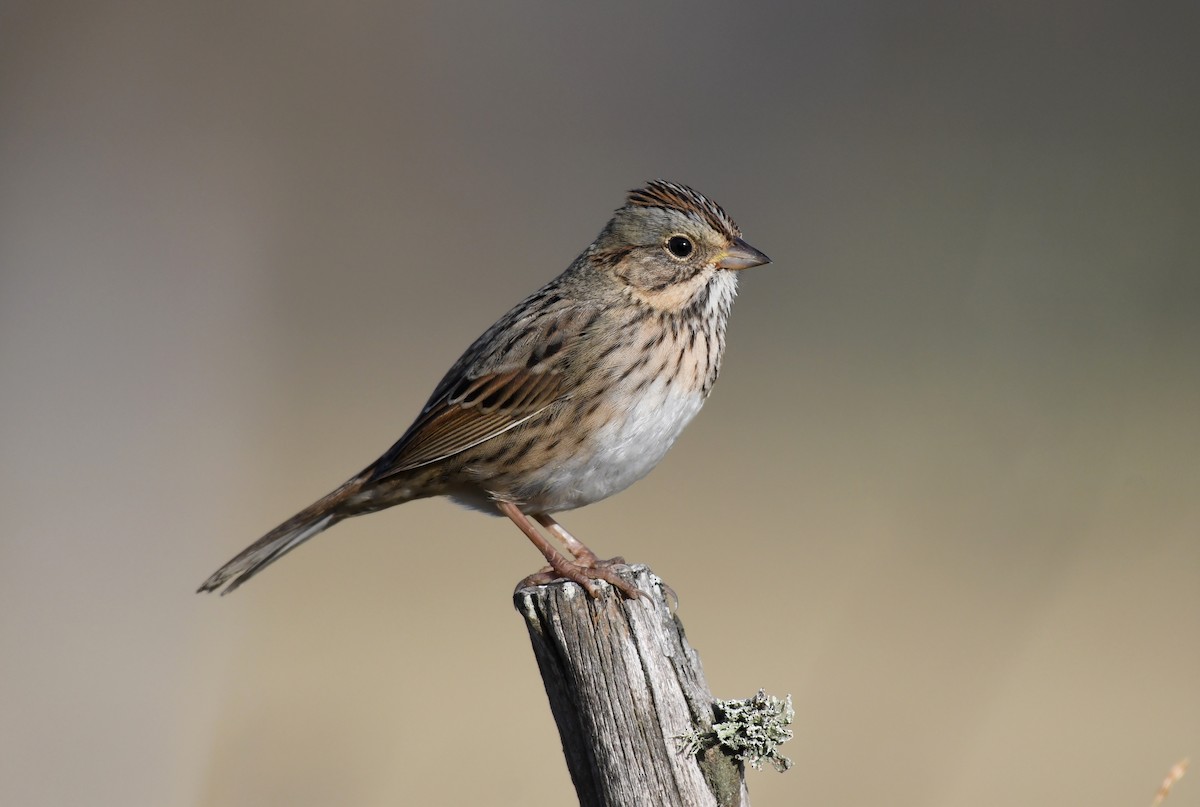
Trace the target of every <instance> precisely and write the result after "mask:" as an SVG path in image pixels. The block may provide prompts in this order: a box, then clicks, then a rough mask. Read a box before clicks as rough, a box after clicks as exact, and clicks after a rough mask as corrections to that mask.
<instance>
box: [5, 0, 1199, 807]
mask: <svg viewBox="0 0 1200 807" xmlns="http://www.w3.org/2000/svg"><path fill="white" fill-rule="evenodd" d="M1198 8H1200V7H1197V6H1196V4H1194V3H1192V4H1184V3H1179V4H1176V5H1174V6H1173V5H1171V4H1169V3H1167V4H1133V3H1125V4H1104V3H1094V2H1058V3H1051V4H1045V3H1028V2H1018V3H966V4H962V3H949V2H915V3H904V4H899V3H892V2H888V0H857V1H856V0H850V2H847V0H838V2H810V3H805V4H802V5H793V6H791V7H783V6H782V5H781V4H775V3H766V2H760V3H756V2H743V3H737V4H733V3H728V4H722V3H716V2H695V1H693V2H688V3H668V4H654V5H648V4H642V3H628V4H621V3H608V4H604V5H603V6H600V5H597V6H594V7H592V8H583V7H576V6H570V7H568V6H567V5H566V4H556V3H548V2H530V1H527V2H516V3H510V4H483V3H478V4H470V5H468V4H458V3H435V2H423V3H422V2H391V3H383V2H370V0H354V1H353V2H346V3H339V4H321V3H284V2H261V3H253V4H248V3H228V2H215V3H199V2H191V3H184V2H169V1H168V2H156V3H149V2H141V3H138V2H124V3H113V2H90V3H82V2H74V3H72V2H66V3H53V2H50V3H41V2H39V3H34V2H27V1H26V2H22V1H21V0H9V2H7V3H5V4H4V6H3V7H0V444H2V445H3V459H4V461H3V463H0V682H2V684H0V802H2V803H4V804H6V805H14V806H15V805H22V806H24V805H30V806H31V807H32V806H33V805H73V804H84V803H86V804H90V805H156V806H161V807H173V806H174V805H222V806H227V807H237V806H241V805H245V806H246V807H256V806H258V805H294V806H296V807H304V806H306V805H314V806H316V805H330V804H347V805H368V806H370V807H374V806H375V805H379V806H380V807H382V806H383V805H395V804H428V805H459V804H501V805H502V804H522V805H561V804H568V803H574V796H573V791H572V789H571V785H570V781H569V778H568V776H567V773H566V767H565V765H564V763H563V760H562V758H561V755H560V750H559V742H558V738H557V735H556V733H555V728H554V724H553V721H552V719H551V716H550V712H549V709H548V707H547V705H546V702H545V697H544V693H543V691H542V685H541V681H540V679H539V677H538V674H537V669H536V665H535V663H534V659H533V657H532V654H531V652H530V649H529V646H528V641H527V637H526V634H525V628H524V626H523V623H522V620H521V619H520V618H519V616H518V615H517V614H516V613H515V612H514V611H513V609H512V606H511V604H510V592H511V591H512V588H513V585H514V584H515V583H516V581H517V580H519V579H520V578H521V577H523V576H524V575H525V574H527V573H529V572H530V571H533V570H534V569H536V568H537V567H538V566H539V557H538V555H537V554H536V552H535V551H534V550H533V548H532V547H531V546H530V545H529V543H528V541H526V540H525V538H523V537H522V536H521V535H520V534H519V533H518V532H517V530H515V529H514V528H513V527H512V526H511V525H509V524H507V523H504V522H501V521H500V520H497V519H488V518H485V517H483V516H480V515H479V514H477V513H471V512H467V511H463V510H460V509H458V508H456V507H455V506H453V505H452V504H450V503H448V502H445V501H440V500H438V501H427V502H418V503H414V504H411V505H408V506H405V507H403V508H401V509H396V510H391V511H388V512H386V513H382V514H378V515H373V516H371V517H369V518H363V519H357V520H354V521H352V522H348V523H345V524H342V525H340V526H338V527H337V528H336V529H335V530H334V531H333V532H331V533H329V534H327V535H325V536H323V537H321V538H320V539H319V540H317V541H315V542H313V543H312V544H310V545H307V546H306V547H305V548H304V549H303V550H302V551H299V552H297V553H295V554H293V555H291V556H289V557H288V558H287V559H286V560H285V561H284V562H282V563H280V564H278V565H277V566H275V567H273V568H272V569H271V570H270V573H268V574H265V575H263V576H262V577H260V578H258V579H256V580H254V581H253V583H252V584H250V585H248V586H247V587H245V588H244V589H242V590H240V591H239V592H237V594H236V595H235V596H232V597H229V598H225V599H218V598H214V597H207V596H206V597H202V596H197V595H195V594H193V593H192V592H193V590H194V589H195V587H196V586H197V585H198V584H199V583H200V582H201V581H202V580H203V579H204V578H205V577H206V576H207V575H208V574H209V573H210V572H211V571H212V570H213V569H215V568H216V567H217V566H218V565H220V564H221V563H222V562H224V561H225V560H226V559H227V558H229V557H230V556H231V555H233V554H234V553H235V552H236V551H238V550H240V549H241V548H242V547H243V546H245V545H246V544H248V543H249V542H250V541H252V540H253V539H255V538H257V537H258V536H259V535H260V534H261V533H263V532H265V531H266V530H267V529H269V528H270V527H272V526H274V525H275V524H276V523H278V522H279V521H281V520H282V519H283V518H285V517H287V516H289V515H290V514H291V513H293V512H294V511H296V510H298V509H299V508H300V507H302V506H304V505H306V504H308V503H309V502H310V501H312V500H313V499H315V498H317V497H318V496H320V495H322V494H324V493H325V492H327V491H328V490H329V489H331V488H332V487H333V486H335V485H336V484H338V483H339V482H341V481H342V480H343V479H344V478H345V477H347V476H348V475H349V474H351V473H353V472H355V471H357V470H358V469H359V468H361V467H362V466H364V465H365V464H366V463H367V462H369V461H370V460H372V459H374V458H375V456H377V455H378V454H379V453H381V452H382V451H383V450H384V449H385V448H386V447H387V446H389V445H390V444H391V442H392V441H393V440H395V439H396V438H397V437H398V436H399V435H400V433H401V432H403V430H404V429H405V428H406V427H407V425H408V423H409V422H410V420H411V418H412V417H413V416H414V415H415V414H416V412H417V410H418V409H419V408H420V406H421V404H422V403H423V402H424V400H425V398H426V396H427V395H428V393H429V391H430V390H431V388H432V386H433V385H434V384H435V383H436V381H437V380H438V379H439V378H440V376H441V374H442V372H443V371H444V370H445V369H446V367H447V366H449V364H450V363H451V362H452V361H453V360H454V359H455V358H456V357H457V356H458V355H459V353H460V352H461V351H462V349H463V348H465V347H466V346H467V345H468V344H469V343H470V342H471V341H472V340H473V339H474V338H475V336H476V335H477V334H478V333H479V332H480V331H482V329H483V328H484V327H486V326H487V325H489V324H490V323H491V322H492V321H493V320H494V319H495V318H496V317H498V316H499V315H500V314H501V313H503V312H504V311H505V310H506V309H507V308H508V307H509V306H510V305H511V304H513V303H515V302H516V301H517V300H519V299H520V298H521V297H523V296H524V295H525V294H526V293H528V292H530V291H532V290H533V289H535V288H537V287H538V286H539V285H540V284H542V283H543V282H545V281H546V280H548V279H549V278H551V277H552V276H554V275H556V274H557V273H558V272H559V271H561V270H562V269H563V268H565V267H566V266H567V264H568V263H569V262H570V261H571V260H572V259H573V258H574V257H575V255H576V254H577V253H578V252H579V251H580V250H581V249H582V248H583V247H584V246H585V245H586V244H587V243H588V242H589V241H590V240H591V239H592V238H593V237H594V235H595V234H596V233H597V232H598V231H599V229H600V227H601V226H602V225H603V224H604V222H605V221H606V219H607V216H608V214H609V212H610V211H611V210H612V209H613V208H615V207H617V206H618V205H619V204H620V203H621V201H622V198H623V194H624V192H625V191H626V190H627V189H629V188H631V187H635V186H637V185H639V184H640V183H642V182H643V181H644V180H646V179H649V178H653V177H665V178H669V179H673V180H676V181H680V182H685V183H688V184H691V185H694V186H695V187H696V188H697V189H699V190H700V191H701V192H703V193H705V194H708V195H710V196H711V197H712V198H713V199H715V200H717V201H718V202H720V203H721V204H722V205H723V206H724V207H725V208H726V209H727V210H728V211H729V213H730V214H731V215H732V216H733V217H734V218H735V219H736V220H737V221H738V222H739V223H740V224H741V226H742V229H743V230H744V232H745V234H746V237H747V239H748V240H749V241H750V242H751V243H753V244H754V245H756V246H758V247H759V248H761V249H762V250H764V251H765V252H767V253H768V254H769V255H771V257H772V258H773V259H774V261H775V262H774V263H773V264H772V265H771V266H769V267H766V268H763V269H760V270H755V271H754V272H752V273H747V274H746V275H745V276H744V277H743V284H742V294H741V297H740V299H739V301H738V304H737V305H736V306H735V309H734V317H733V322H732V325H731V329H730V334H729V350H728V353H727V355H726V363H725V371H724V374H723V377H722V380H721V382H720V383H719V384H718V385H717V387H716V390H715V393H714V395H713V397H712V399H711V400H710V402H709V404H708V406H707V408H706V409H705V411H704V413H703V414H702V415H701V416H700V417H699V418H698V419H697V420H696V422H695V423H694V424H693V425H692V427H691V428H690V429H689V430H688V431H687V433H685V435H684V437H683V438H682V439H681V441H680V442H679V443H678V444H677V446H676V447H675V449H674V451H673V452H672V453H671V454H670V455H669V456H668V458H667V460H666V461H665V462H664V463H663V464H662V465H661V466H660V467H659V469H658V470H657V471H655V473H653V474H652V475H651V476H650V477H648V478H647V479H646V480H645V481H643V482H642V483H640V484H639V485H637V486H635V487H633V488H632V489H630V490H629V491H627V492H626V493H624V494H623V495H621V496H618V497H616V498H614V499H611V500H609V501H607V502H604V503H601V504H597V505H594V506H592V507H589V508H586V509H584V510H581V511H578V512H575V513H569V514H567V515H566V516H564V518H563V522H564V523H565V524H566V525H567V526H568V527H569V528H570V529H571V530H572V531H574V532H575V533H576V534H578V535H579V536H581V537H582V538H584V539H585V540H586V541H587V542H588V543H589V544H591V545H592V546H593V547H594V548H595V549H596V550H597V551H598V552H601V553H607V554H616V553H622V554H624V555H626V556H627V557H628V558H630V559H631V560H634V561H639V562H645V563H649V564H651V565H652V567H653V568H654V569H655V571H656V572H658V573H659V574H660V575H661V576H662V577H664V578H665V579H666V580H667V581H668V582H669V583H670V584H671V585H672V586H673V587H674V588H675V590H676V591H677V592H678V593H679V597H680V600H681V607H680V616H681V617H682V619H683V621H684V623H685V625H686V627H687V629H688V635H689V637H690V639H691V641H692V642H693V644H694V645H695V646H696V647H697V649H698V650H699V651H700V653H701V656H702V658H703V661H704V663H705V667H706V670H707V673H708V677H709V679H710V683H711V685H712V687H713V690H714V692H715V693H716V694H717V695H718V696H719V697H723V698H732V697H747V696H749V695H751V694H753V693H754V691H755V690H757V689H758V688H759V687H764V688H766V689H767V691H769V692H772V693H775V694H779V695H783V694H786V693H789V692H790V693H791V694H792V696H793V698H794V700H795V707H796V715H797V717H796V722H795V726H794V728H795V731H796V737H795V740H794V741H793V742H792V743H791V744H790V745H789V746H788V747H787V748H786V749H785V750H786V751H787V752H788V753H789V755H790V756H791V757H792V758H793V760H794V761H795V768H794V769H793V770H792V771H791V772H789V773H787V774H786V775H783V776H780V775H777V774H774V773H751V774H750V788H751V793H752V795H753V796H754V803H755V804H756V805H770V804H777V805H782V804H788V805H791V804H799V805H805V804H822V805H831V804H837V805H841V804H845V805H856V804H866V805H870V804H889V805H894V806H895V807H906V806H907V805H913V807H918V806H919V807H940V806H942V805H946V806H949V805H961V804H971V805H975V806H976V807H989V806H990V805H996V806H997V807H999V806H1000V805H1004V806H1005V807H1008V805H1012V804H1027V805H1061V804H1089V805H1112V806H1113V807H1118V806H1119V807H1138V806H1139V805H1143V804H1148V803H1149V801H1150V799H1151V797H1152V796H1153V793H1154V791H1155V789H1156V788H1157V787H1158V784H1159V782H1160V781H1161V780H1162V777H1163V776H1164V775H1165V774H1166V772H1167V770H1168V768H1170V766H1171V765H1172V764H1173V763H1175V762H1176V761H1177V760H1178V759H1179V758H1181V757H1183V756H1185V755H1192V756H1193V757H1196V756H1200V641H1198V639H1200V227H1198V226H1197V222H1198V220H1200V190H1198V189H1200V150H1198V149H1197V143H1200V101H1198V98H1200V57H1198V56H1197V49H1196V31H1197V30H1198V27H1197V26H1198V25H1200V12H1198ZM448 560H452V561H453V571H450V570H449V569H448V566H447V561H448ZM1193 775H1196V774H1193ZM1198 794H1200V781H1189V779H1188V778H1185V779H1184V780H1183V781H1182V782H1181V783H1180V784H1179V785H1178V786H1177V788H1176V790H1175V792H1174V793H1173V794H1172V797H1171V800H1172V803H1175V804H1179V805H1186V804H1191V805H1200V795H1198Z"/></svg>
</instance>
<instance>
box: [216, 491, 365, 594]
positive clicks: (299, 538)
mask: <svg viewBox="0 0 1200 807" xmlns="http://www.w3.org/2000/svg"><path fill="white" fill-rule="evenodd" d="M363 482H364V479H363V477H362V475H359V476H356V477H354V478H353V479H350V480H349V481H348V482H346V483H345V484H344V485H342V486H341V487H339V488H338V489H337V490H335V491H333V492H332V493H330V494H329V495H328V496H325V497H324V498H322V499H320V500H318V501H316V502H313V503H312V504H310V505H309V506H308V507H306V508H304V509H303V510H301V511H300V512H299V513H297V514H296V515H294V516H292V517H291V518H289V519H288V520H287V521H285V522H283V523H282V524H280V525H279V526H278V527H276V528H275V529H273V530H271V531H270V532H268V533H267V534H266V535H264V536H263V537H262V538H259V539H258V540H257V541H255V542H254V543H252V544H250V546H248V547H246V548H245V549H243V550H242V551H241V552H239V553H238V554H237V556H236V557H234V558H233V560H231V561H229V562H228V563H226V564H225V565H224V566H222V567H221V568H220V569H217V570H216V571H215V572H213V573H212V576H210V577H209V578H208V579H207V580H205V581H204V584H203V585H201V586H200V588H198V589H196V591H197V592H201V591H216V590H217V589H219V588H221V586H225V584H226V583H229V585H228V586H225V590H224V591H222V592H221V594H222V595H225V594H228V593H229V592H231V591H233V590H234V589H236V588H237V587H238V586H240V585H241V584H242V583H245V582H246V581H247V580H249V579H250V578H251V577H253V576H254V575H256V574H258V573H259V572H260V571H262V570H263V569H265V568H266V567H267V566H270V565H271V564H272V563H274V562H275V561H277V560H279V559H280V558H282V557H283V556H284V555H286V554H287V553H288V552H291V551H292V550H293V549H295V548H296V547H298V546H300V544H302V543H304V542H305V541H307V540H308V539H309V538H312V537H313V536H315V535H319V534H320V533H322V532H324V531H325V530H327V529H329V528H330V527H332V526H333V525H334V524H336V523H338V522H339V521H341V520H342V519H344V518H347V517H348V516H351V515H355V512H353V511H351V512H347V511H346V510H344V509H343V508H342V505H343V504H344V503H345V502H346V500H347V499H349V498H350V497H351V496H353V495H354V494H355V493H357V492H358V491H359V490H361V489H362V487H363Z"/></svg>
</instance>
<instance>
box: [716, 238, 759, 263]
mask: <svg viewBox="0 0 1200 807" xmlns="http://www.w3.org/2000/svg"><path fill="white" fill-rule="evenodd" d="M770 262H771V259H770V258H768V257H767V256H766V255H764V254H762V253H761V252H759V251H758V250H757V249H755V248H754V247H752V246H750V245H749V244H747V243H746V242H745V241H743V240H742V239H740V238H735V239H733V244H731V245H730V247H729V249H727V250H725V254H724V255H722V256H721V258H720V260H718V261H717V268H718V269H734V270H741V269H749V268H750V267H752V266H762V265H763V264H764V263H770Z"/></svg>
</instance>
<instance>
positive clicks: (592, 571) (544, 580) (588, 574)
mask: <svg viewBox="0 0 1200 807" xmlns="http://www.w3.org/2000/svg"><path fill="white" fill-rule="evenodd" d="M588 554H589V555H591V557H587V556H583V557H578V558H576V559H575V561H574V562H572V561H569V560H567V559H566V558H562V557H560V558H556V559H555V561H557V562H551V564H550V565H549V566H547V567H545V568H544V569H542V570H541V571H539V572H535V573H533V574H531V575H529V576H528V577H526V578H525V579H524V580H522V581H521V582H520V584H519V585H518V586H517V588H524V587H526V586H544V585H547V584H549V583H553V582H555V581H557V580H564V579H565V580H571V581H572V582H575V583H578V584H579V585H580V587H581V588H583V590H584V591H586V592H587V593H588V594H589V595H591V597H592V599H600V592H599V591H598V590H597V589H596V587H595V586H593V585H592V584H591V581H592V580H603V581H604V582H606V583H608V584H609V585H610V586H612V587H614V588H616V589H617V590H618V591H620V592H621V593H622V594H624V595H625V596H626V597H627V598H629V599H631V600H636V599H638V598H639V597H640V596H641V594H640V592H638V590H637V588H635V587H634V585H633V583H630V582H629V581H628V580H626V579H625V578H623V577H621V576H620V575H619V574H617V572H616V567H617V566H627V564H626V563H625V558H622V557H615V558H609V559H608V560H600V559H599V558H597V557H596V556H595V555H594V554H592V553H591V552H589V553H588Z"/></svg>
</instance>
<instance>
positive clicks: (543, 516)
mask: <svg viewBox="0 0 1200 807" xmlns="http://www.w3.org/2000/svg"><path fill="white" fill-rule="evenodd" d="M534 518H535V519H537V522H538V523H539V524H541V525H542V526H543V527H545V528H546V529H548V530H550V532H551V533H553V534H554V536H555V537H557V538H558V540H560V541H562V542H563V544H564V545H565V546H566V547H567V551H568V552H570V553H571V554H572V555H573V556H574V558H575V562H576V563H578V564H579V565H580V566H624V565H625V558H622V557H616V558H609V559H608V560H600V558H598V557H596V553H595V552H593V551H592V550H590V549H588V548H587V547H586V546H584V544H583V541H580V540H579V539H578V538H576V537H575V536H574V535H572V534H571V533H569V532H567V528H566V527H564V526H563V525H562V524H559V523H558V522H557V521H555V520H554V519H553V518H551V517H550V514H549V513H537V514H536V515H534Z"/></svg>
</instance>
